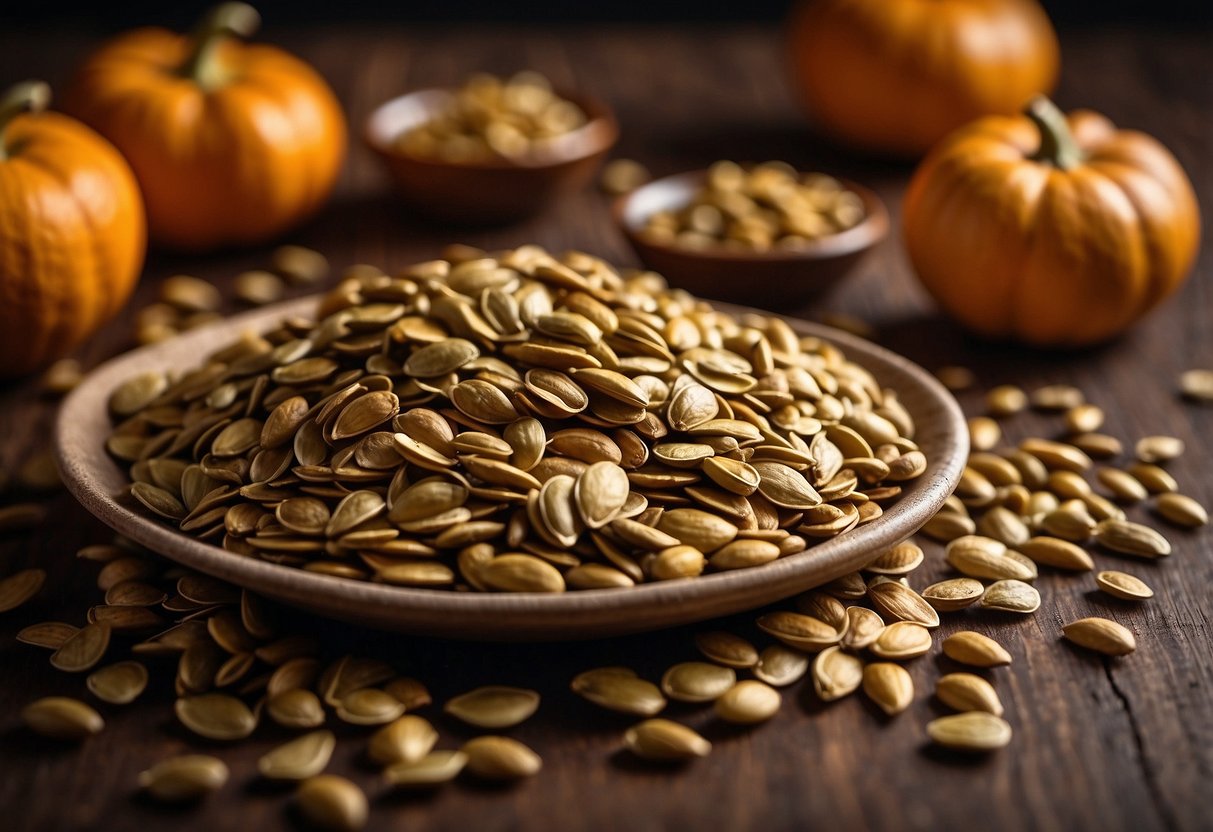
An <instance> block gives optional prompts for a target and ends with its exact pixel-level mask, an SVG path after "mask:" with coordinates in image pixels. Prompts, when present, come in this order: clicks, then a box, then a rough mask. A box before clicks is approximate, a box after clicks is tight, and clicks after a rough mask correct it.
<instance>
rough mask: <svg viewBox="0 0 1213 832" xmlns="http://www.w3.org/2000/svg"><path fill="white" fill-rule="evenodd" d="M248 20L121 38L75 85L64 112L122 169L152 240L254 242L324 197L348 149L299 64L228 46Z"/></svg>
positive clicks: (219, 14) (198, 244)
mask: <svg viewBox="0 0 1213 832" xmlns="http://www.w3.org/2000/svg"><path fill="white" fill-rule="evenodd" d="M258 23H259V18H258V16H257V12H256V11H255V10H254V9H253V8H252V7H250V6H247V5H245V4H243V3H227V4H224V5H222V6H219V7H218V8H216V9H215V10H214V11H213V12H212V13H211V15H210V16H209V17H208V18H207V19H206V20H205V21H204V22H203V24H202V26H201V27H200V28H199V29H198V31H197V32H196V33H195V34H194V35H193V36H191V37H181V36H178V35H176V34H174V33H172V32H169V31H166V30H164V29H151V28H149V29H139V30H136V31H134V32H130V33H127V34H124V35H120V36H118V37H117V38H115V39H114V40H112V41H110V42H109V43H108V44H106V45H104V46H102V47H101V49H100V50H99V51H98V52H97V53H96V54H94V55H93V56H92V57H90V58H89V59H88V60H87V61H86V62H85V63H84V65H83V66H82V67H81V69H80V71H79V72H78V74H77V76H76V79H75V81H74V83H73V85H72V89H71V91H70V92H69V95H68V99H67V109H68V111H69V112H71V113H73V114H74V115H76V116H78V117H79V118H80V119H81V120H82V121H84V122H85V123H87V124H89V125H91V126H92V127H94V128H95V129H96V130H97V131H98V132H99V133H101V134H102V135H103V136H105V137H106V138H108V139H109V140H110V141H111V142H113V143H114V144H115V145H116V146H117V147H118V149H119V150H121V151H122V153H123V154H124V155H125V156H126V158H127V159H128V160H129V161H130V163H131V167H132V168H134V170H135V176H136V177H138V179H139V184H140V185H141V186H142V188H143V196H144V198H145V199H146V200H147V211H148V225H149V229H150V233H151V236H152V240H153V241H154V242H156V243H159V244H163V245H166V246H170V247H173V248H179V249H188V250H206V249H213V248H216V247H218V246H224V245H232V244H237V245H241V244H252V243H257V242H263V241H266V240H269V239H272V238H274V237H275V236H277V235H279V234H281V233H283V232H284V231H286V230H287V229H289V228H291V227H292V226H294V225H296V224H297V223H299V222H300V221H301V220H303V219H305V218H306V217H308V216H309V215H310V214H312V213H313V212H314V211H316V210H317V208H319V207H320V205H321V204H322V203H323V202H324V200H325V198H326V197H327V196H328V194H329V192H330V191H331V190H332V187H333V183H334V181H335V180H336V178H337V173H338V171H339V170H340V168H341V163H342V160H343V158H344V156H345V147H346V131H345V118H344V116H343V115H342V112H341V107H340V105H339V104H338V103H337V99H336V98H335V97H334V96H333V93H332V91H331V90H330V89H329V87H328V85H327V84H325V82H324V79H322V78H321V77H320V76H319V75H318V74H317V73H316V72H315V71H314V70H313V69H311V67H309V66H308V65H307V64H305V63H303V62H302V61H300V60H299V59H297V58H295V57H293V56H291V55H288V54H287V53H286V52H283V51H282V50H281V49H277V48H275V47H272V46H265V45H248V44H244V43H241V42H239V41H236V40H233V38H232V35H244V36H247V35H250V34H251V33H252V32H253V31H254V30H255V29H256V27H257V24H258Z"/></svg>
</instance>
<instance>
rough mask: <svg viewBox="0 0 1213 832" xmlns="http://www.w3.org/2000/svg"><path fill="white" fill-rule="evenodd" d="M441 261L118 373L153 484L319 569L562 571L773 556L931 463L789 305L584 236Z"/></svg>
mask: <svg viewBox="0 0 1213 832" xmlns="http://www.w3.org/2000/svg"><path fill="white" fill-rule="evenodd" d="M447 255H448V256H447V259H442V260H434V261H430V262H426V263H420V264H417V265H415V266H412V267H410V268H408V269H405V270H404V271H403V272H402V273H401V274H399V275H396V276H388V275H386V274H382V273H379V272H377V271H368V270H366V269H358V270H357V271H355V273H353V274H351V275H348V276H347V277H346V278H345V279H343V280H342V281H341V282H340V284H339V285H338V286H337V287H336V288H335V289H334V290H333V291H332V292H331V293H330V294H329V295H328V296H327V297H326V298H325V299H324V300H323V301H322V302H321V303H320V307H319V311H318V317H317V319H316V320H312V319H304V318H298V319H291V320H286V321H283V322H282V323H281V324H280V325H279V326H277V327H276V328H275V329H273V330H271V331H270V332H267V333H264V334H262V335H254V334H248V335H246V336H245V337H243V338H242V339H240V340H239V341H237V342H235V343H233V344H231V345H229V346H226V347H224V348H223V349H220V350H218V351H217V352H215V353H213V354H212V355H210V356H209V357H208V358H207V359H206V360H205V362H204V363H203V365H202V366H201V367H199V368H197V369H194V370H191V371H188V372H185V373H183V374H180V375H176V376H173V377H169V376H167V375H165V374H164V373H162V372H158V371H148V372H145V373H142V374H139V375H137V376H135V377H133V378H131V379H129V380H127V381H126V382H124V383H123V384H121V385H120V386H119V387H118V388H117V389H115V390H114V391H113V394H112V395H111V397H110V400H109V408H110V411H111V413H112V415H113V417H114V419H115V421H116V425H115V427H114V430H113V432H112V434H111V435H110V437H109V439H108V441H107V444H106V447H107V449H108V451H109V452H110V453H111V454H112V455H113V456H114V457H115V458H117V459H119V460H121V461H123V462H125V463H127V464H129V466H130V475H131V479H132V481H133V482H132V485H131V486H130V495H131V496H132V497H133V499H134V500H135V501H138V503H141V504H142V505H143V506H144V507H146V509H147V510H148V511H150V512H151V513H153V514H155V515H157V516H159V517H161V518H163V519H164V520H167V521H169V522H171V523H174V524H175V525H177V526H178V527H179V528H180V529H181V530H182V531H184V532H186V533H187V534H190V535H193V536H195V537H199V538H202V539H205V540H212V541H215V542H216V543H219V544H221V545H222V546H223V547H224V548H226V549H228V550H229V551H231V552H234V553H237V554H240V555H246V556H250V557H257V558H262V559H265V560H269V561H273V562H276V563H281V564H289V565H293V566H298V567H300V568H302V569H306V570H309V571H313V572H319V573H323V574H328V575H335V576H340V577H343V578H353V579H360V580H376V581H381V582H385V583H390V584H396V585H403V586H413V587H436V588H453V589H459V590H480V591H510V592H562V591H564V590H565V589H598V588H608V587H630V586H633V585H635V584H638V583H642V582H646V581H660V580H669V579H675V578H693V577H695V576H698V575H699V574H701V573H703V572H705V571H723V570H731V569H739V568H745V567H751V566H761V565H763V564H766V563H769V562H771V561H773V560H776V559H778V558H780V557H784V556H787V555H791V554H795V553H798V552H801V551H804V550H805V549H806V547H808V546H809V545H810V544H811V543H813V542H816V541H819V540H823V539H827V538H831V537H834V536H836V535H839V534H842V533H845V532H847V531H848V530H850V529H853V528H855V527H856V526H858V525H861V524H864V523H867V522H870V521H872V520H874V519H876V518H877V517H879V516H880V515H881V514H882V508H881V506H882V505H887V504H888V503H889V502H891V501H894V500H896V499H897V497H898V496H899V495H900V493H901V490H902V487H903V484H904V483H906V482H908V481H911V480H913V479H914V478H916V477H918V476H919V475H921V474H922V473H923V471H925V470H926V466H927V460H926V458H925V456H924V455H923V453H922V452H921V451H920V450H919V449H918V447H917V445H915V443H914V441H913V438H912V437H913V435H914V424H913V421H912V420H911V418H910V416H909V414H908V413H907V412H906V410H905V408H904V407H903V406H902V405H901V404H900V402H899V401H898V399H897V395H896V393H895V392H894V391H893V390H890V389H887V388H882V387H881V386H880V384H879V383H877V381H876V380H875V379H874V378H873V376H872V375H871V374H870V373H869V372H868V371H867V370H865V369H864V368H863V367H861V366H859V365H858V364H856V363H854V362H852V361H850V360H848V359H847V358H846V356H845V355H844V354H843V353H842V352H841V351H840V350H838V349H837V348H836V347H834V346H833V345H831V344H829V343H827V342H825V341H823V340H821V339H818V338H814V337H801V336H799V335H797V334H796V332H794V331H793V330H792V329H791V328H790V327H789V326H788V325H787V324H786V323H785V322H783V321H782V320H781V319H779V318H775V317H767V316H760V315H750V316H747V317H745V318H743V319H740V320H738V319H735V318H733V317H732V316H730V315H727V314H724V313H722V312H719V311H717V310H714V309H713V308H712V307H711V306H710V305H708V304H707V303H705V302H703V301H699V300H697V299H695V298H694V297H692V296H690V295H688V294H687V293H685V292H682V291H678V290H672V289H669V288H668V287H667V286H666V285H665V283H664V281H662V280H661V278H660V277H659V276H657V275H655V274H653V273H651V272H623V273H621V272H619V271H617V270H616V269H615V268H614V267H612V266H610V265H609V264H608V263H606V262H604V261H602V260H600V259H598V258H595V257H591V256H590V255H586V254H581V253H577V252H572V253H569V254H566V255H564V256H563V257H561V258H556V257H553V256H551V255H549V254H548V253H547V252H545V251H544V250H542V249H540V248H538V247H536V246H524V247H522V248H518V249H514V250H512V251H504V252H498V253H495V254H488V253H485V252H482V251H479V250H473V249H468V248H467V247H458V248H456V249H454V250H452V251H450V252H448V253H447Z"/></svg>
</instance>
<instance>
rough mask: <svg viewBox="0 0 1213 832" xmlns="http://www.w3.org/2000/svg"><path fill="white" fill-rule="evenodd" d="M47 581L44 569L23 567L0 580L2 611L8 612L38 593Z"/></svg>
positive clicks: (0, 606) (0, 604) (0, 605)
mask: <svg viewBox="0 0 1213 832" xmlns="http://www.w3.org/2000/svg"><path fill="white" fill-rule="evenodd" d="M45 582H46V571H45V570H43V569H23V570H21V571H20V572H16V573H14V574H12V575H9V576H8V577H7V578H5V579H4V580H0V612H8V611H9V610H14V609H16V608H17V607H19V606H21V605H22V604H24V603H25V602H26V601H28V600H29V599H31V598H33V597H34V596H35V595H37V594H38V590H40V589H42V585H43V584H44V583H45Z"/></svg>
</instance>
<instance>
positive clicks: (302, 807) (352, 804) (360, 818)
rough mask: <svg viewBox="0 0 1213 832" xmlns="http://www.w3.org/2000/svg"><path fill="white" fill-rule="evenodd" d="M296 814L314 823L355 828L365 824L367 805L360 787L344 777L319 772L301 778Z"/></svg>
mask: <svg viewBox="0 0 1213 832" xmlns="http://www.w3.org/2000/svg"><path fill="white" fill-rule="evenodd" d="M295 803H296V805H297V806H298V807H299V814H300V815H302V816H303V818H304V819H305V820H306V821H307V822H308V823H309V824H311V825H312V826H313V827H315V828H317V829H322V830H328V831H329V832H356V830H359V829H361V828H362V827H364V826H366V819H367V814H368V812H369V808H368V806H367V802H366V795H365V794H363V792H362V789H360V788H358V786H356V785H355V784H354V783H352V782H350V781H349V780H346V779H345V778H344V777H338V776H337V775H335V774H321V775H318V776H316V777H311V778H309V779H307V780H304V781H303V782H302V783H301V784H300V785H299V791H297V792H296V793H295Z"/></svg>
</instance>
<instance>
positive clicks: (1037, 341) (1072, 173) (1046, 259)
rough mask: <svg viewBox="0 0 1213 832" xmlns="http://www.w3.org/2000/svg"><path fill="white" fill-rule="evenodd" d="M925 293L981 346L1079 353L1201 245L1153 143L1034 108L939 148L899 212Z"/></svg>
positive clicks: (1162, 152)
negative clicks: (978, 337) (991, 343)
mask: <svg viewBox="0 0 1213 832" xmlns="http://www.w3.org/2000/svg"><path fill="white" fill-rule="evenodd" d="M902 214H903V223H904V233H905V242H906V246H907V249H908V252H909V255H910V260H911V261H912V263H913V265H914V268H915V270H916V271H917V273H918V276H919V278H920V279H921V280H922V282H923V285H924V286H926V288H927V290H928V291H930V293H931V294H932V295H933V296H934V297H935V299H936V300H937V301H938V302H939V304H940V305H941V306H942V307H943V308H944V309H945V310H946V311H947V312H948V313H949V314H950V315H952V316H953V317H954V318H956V320H958V321H960V323H962V324H963V325H965V326H966V327H968V328H970V329H972V330H974V331H975V332H978V333H980V334H982V335H985V336H989V337H994V338H1014V339H1018V340H1020V341H1024V342H1026V343H1029V344H1033V345H1037V346H1067V347H1072V346H1082V345H1087V344H1094V343H1097V342H1100V341H1104V340H1107V339H1108V338H1111V337H1112V336H1114V335H1116V334H1117V333H1119V332H1121V331H1123V330H1124V329H1126V328H1127V327H1128V326H1129V325H1131V324H1132V323H1133V322H1134V321H1136V320H1137V319H1138V318H1140V317H1141V316H1142V315H1144V314H1145V313H1146V312H1147V311H1148V310H1149V309H1150V308H1151V307H1153V306H1154V305H1155V304H1157V303H1158V302H1159V301H1161V300H1162V299H1163V298H1165V297H1166V296H1167V295H1169V294H1170V293H1171V292H1173V291H1175V289H1176V288H1178V287H1179V285H1180V284H1181V283H1183V280H1184V278H1185V277H1186V276H1187V274H1188V270H1189V269H1190V268H1191V266H1192V261H1193V260H1194V259H1195V257H1196V252H1197V249H1198V248H1199V245H1200V212H1199V208H1198V206H1197V203H1196V195H1195V194H1194V193H1193V191H1192V185H1191V183H1190V182H1189V181H1188V177H1187V175H1186V174H1185V173H1184V171H1183V169H1182V168H1181V167H1180V165H1179V163H1178V162H1177V161H1176V160H1175V157H1174V156H1172V155H1171V153H1170V152H1169V151H1168V150H1167V149H1166V148H1165V147H1163V146H1162V144H1160V143H1159V142H1158V141H1157V140H1155V139H1153V138H1151V137H1150V136H1147V135H1145V134H1144V133H1139V132H1136V131H1133V130H1117V129H1116V127H1115V126H1114V125H1113V124H1112V123H1111V122H1110V121H1108V119H1106V118H1104V117H1103V116H1101V115H1099V114H1097V113H1093V112H1090V111H1081V110H1080V111H1075V112H1073V113H1071V114H1070V116H1069V118H1068V119H1067V117H1066V116H1065V115H1064V114H1063V113H1062V112H1061V111H1060V110H1058V109H1057V108H1056V107H1055V106H1054V105H1053V103H1052V102H1050V101H1049V100H1048V99H1046V98H1043V97H1041V98H1038V99H1036V100H1034V101H1033V102H1032V103H1031V104H1030V105H1029V106H1028V109H1027V110H1026V114H1025V115H1024V116H1020V117H1006V116H988V117H986V118H983V119H980V120H978V121H976V122H974V123H973V124H971V125H969V126H967V127H964V128H962V129H960V130H959V131H957V132H956V133H954V134H953V135H952V136H950V137H948V138H947V139H946V140H944V142H943V143H942V144H941V145H940V146H939V147H937V148H936V149H935V150H933V151H931V153H930V154H929V155H928V156H927V158H926V159H924V160H923V162H922V164H921V166H920V167H919V168H918V170H917V171H916V172H915V174H914V178H913V180H912V181H911V183H910V186H909V190H908V191H907V193H906V197H905V204H904V206H903V209H902Z"/></svg>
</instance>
